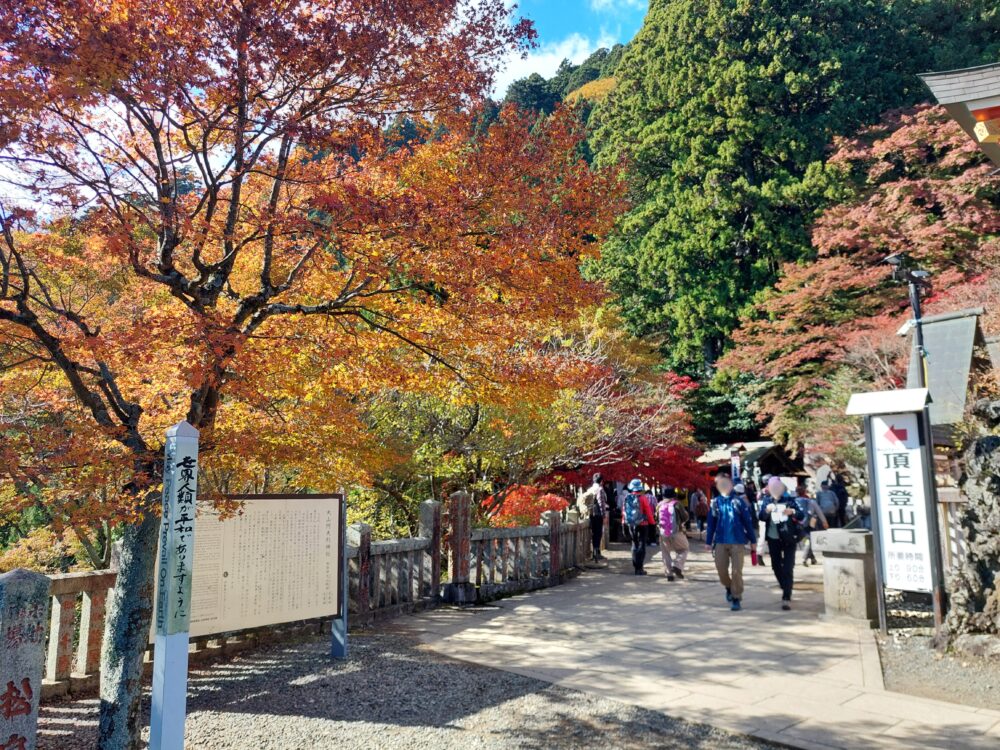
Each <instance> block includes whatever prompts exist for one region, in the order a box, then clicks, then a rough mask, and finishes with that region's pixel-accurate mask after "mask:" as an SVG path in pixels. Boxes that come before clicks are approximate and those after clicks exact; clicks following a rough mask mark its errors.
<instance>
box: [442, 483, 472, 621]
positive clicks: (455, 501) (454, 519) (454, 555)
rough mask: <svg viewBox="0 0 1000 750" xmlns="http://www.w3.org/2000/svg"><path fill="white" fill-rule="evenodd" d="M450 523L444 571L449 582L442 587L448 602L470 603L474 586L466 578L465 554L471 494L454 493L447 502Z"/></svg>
mask: <svg viewBox="0 0 1000 750" xmlns="http://www.w3.org/2000/svg"><path fill="white" fill-rule="evenodd" d="M448 518H449V521H450V524H451V544H450V547H451V559H450V560H449V561H448V572H449V573H450V574H451V582H450V583H449V584H448V586H447V587H446V589H445V597H444V598H445V601H447V602H449V603H451V604H472V603H473V602H475V601H476V587H475V586H474V585H473V584H472V583H470V582H469V555H470V554H471V550H472V498H471V496H470V495H469V493H468V492H456V493H454V494H453V495H452V496H451V498H450V501H449V504H448Z"/></svg>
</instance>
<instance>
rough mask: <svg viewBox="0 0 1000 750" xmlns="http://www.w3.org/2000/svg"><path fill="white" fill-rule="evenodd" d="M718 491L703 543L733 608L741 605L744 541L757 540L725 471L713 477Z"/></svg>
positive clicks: (744, 505) (747, 511) (747, 508)
mask: <svg viewBox="0 0 1000 750" xmlns="http://www.w3.org/2000/svg"><path fill="white" fill-rule="evenodd" d="M715 488H716V490H718V492H719V494H718V496H717V497H715V498H713V499H712V504H711V507H710V508H709V511H708V533H707V534H706V536H705V544H706V546H707V547H708V549H710V550H712V552H713V553H714V554H715V569H716V571H718V573H719V582H720V583H721V584H722V585H723V586H725V587H726V601H728V602H729V605H730V607H729V608H730V609H732V610H733V612H739V611H740V609H742V604H741V603H740V602H741V600H742V599H743V560H744V558H745V557H746V546H747V544H756V543H757V528H756V526H757V525H756V523H754V520H753V517H752V516H751V515H750V506H749V505H748V504H747V503H746V501H745V500H742V499H741V498H739V497H737V496H736V495H735V494H734V493H733V480H732V477H730V476H729V475H728V474H726V473H720V474H718V475H716V477H715Z"/></svg>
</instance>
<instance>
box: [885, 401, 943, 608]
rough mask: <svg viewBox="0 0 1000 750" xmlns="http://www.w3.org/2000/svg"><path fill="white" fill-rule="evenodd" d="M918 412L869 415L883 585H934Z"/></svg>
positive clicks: (910, 588) (925, 588)
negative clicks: (883, 573) (873, 449)
mask: <svg viewBox="0 0 1000 750" xmlns="http://www.w3.org/2000/svg"><path fill="white" fill-rule="evenodd" d="M919 422H920V415H919V414H915V413H908V414H882V415H878V416H873V417H872V418H871V430H872V440H873V442H874V444H875V456H874V458H875V461H874V470H875V478H874V482H873V485H874V489H875V493H876V503H877V512H878V514H879V516H878V518H879V530H880V536H881V540H880V541H881V544H880V548H881V550H882V566H883V568H882V569H883V570H884V571H885V581H884V584H885V586H886V587H888V588H891V589H899V590H901V591H923V592H930V591H933V588H934V587H933V575H932V567H931V547H930V533H929V519H928V517H927V497H926V492H927V489H928V488H927V487H926V486H925V485H926V481H925V474H924V457H923V448H922V446H921V443H920V431H919Z"/></svg>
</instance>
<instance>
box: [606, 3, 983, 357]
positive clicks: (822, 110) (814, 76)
mask: <svg viewBox="0 0 1000 750" xmlns="http://www.w3.org/2000/svg"><path fill="white" fill-rule="evenodd" d="M946 10H947V11H950V12H951V13H952V14H953V16H954V18H953V20H952V22H950V23H949V24H948V26H949V28H951V29H952V30H953V31H954V36H952V37H949V38H948V39H947V41H946V42H945V41H944V40H943V39H942V37H945V36H948V35H947V34H944V33H941V34H940V35H939V32H938V31H935V30H934V27H933V26H932V25H930V20H931V19H932V18H934V17H938V16H940V15H942V14H944V13H945V12H946ZM995 15H996V14H995V10H993V9H989V10H987V9H986V6H985V5H983V4H982V3H976V2H964V1H963V2H958V1H957V0H955V1H951V2H931V0H927V2H917V1H916V0H914V1H913V2H899V3H885V2H881V1H877V0H809V1H808V2H807V1H805V0H709V1H708V2H705V1H704V0H660V1H659V2H653V3H652V4H651V6H650V10H649V13H648V15H647V17H646V21H645V23H644V25H643V27H642V29H641V30H640V32H639V34H638V36H637V37H636V38H635V39H634V40H633V41H632V42H631V43H630V44H629V46H628V47H627V49H626V50H625V53H624V55H623V58H622V61H621V63H620V64H619V65H618V67H617V70H616V77H617V78H618V85H617V87H616V88H615V90H614V91H613V92H612V93H611V94H610V95H609V97H608V98H607V100H606V101H605V103H604V104H603V105H601V106H600V107H599V108H598V110H597V111H596V113H595V115H594V119H595V120H596V124H597V129H596V134H595V137H594V139H593V142H594V146H595V150H596V152H597V155H598V161H599V163H601V164H613V163H616V162H618V161H619V160H622V159H624V160H625V161H626V162H627V163H628V164H629V172H630V182H631V190H632V197H633V208H632V210H631V211H630V212H628V213H627V214H626V215H625V216H624V217H622V219H621V220H620V221H619V223H618V227H617V230H616V232H615V233H614V235H613V237H612V238H611V240H610V241H609V242H607V243H606V244H605V248H604V254H603V258H602V260H601V264H600V268H599V269H598V273H600V274H601V275H603V276H604V277H605V278H606V279H607V280H608V281H609V282H610V284H611V287H612V289H613V290H614V291H615V292H616V293H617V294H618V296H619V300H620V304H621V307H622V310H623V312H624V314H625V316H626V318H627V319H628V321H629V322H630V324H631V325H632V326H633V328H634V330H636V331H638V332H642V333H645V334H654V335H657V336H659V337H660V338H661V340H662V342H663V349H664V351H665V353H666V356H667V360H668V363H669V364H670V365H671V366H673V367H675V368H680V369H687V370H690V371H693V372H702V371H703V368H704V366H705V365H706V364H711V363H712V362H713V361H714V360H715V359H716V358H717V357H718V356H719V355H720V354H721V353H722V352H723V350H724V348H725V345H726V341H727V339H728V336H729V333H730V332H731V331H732V329H733V328H734V327H735V325H736V324H737V321H738V320H739V318H740V315H741V314H742V313H744V312H746V311H747V310H748V309H749V308H750V306H751V305H752V304H753V302H754V300H755V298H756V296H757V294H758V293H759V292H761V291H762V290H764V289H766V288H768V287H769V286H770V285H771V284H773V283H774V282H775V281H776V280H777V279H778V275H779V269H780V267H781V265H782V263H785V262H788V261H793V262H794V261H797V260H800V259H804V258H809V257H811V255H812V252H813V251H812V249H811V247H810V243H809V227H810V224H811V222H812V220H813V218H814V217H815V216H816V214H817V211H818V210H819V209H820V208H821V207H822V206H823V205H825V202H826V200H827V199H828V198H829V195H827V194H825V193H823V192H820V193H817V192H813V191H810V189H809V186H808V185H804V184H803V180H804V178H805V177H806V176H807V174H808V172H809V170H810V168H811V165H814V164H816V163H817V162H820V161H821V160H822V159H823V157H824V153H825V149H826V147H827V144H828V143H829V142H830V140H831V139H832V138H833V137H834V136H835V135H838V134H847V133H850V132H853V131H854V130H855V129H857V128H858V127H861V126H863V125H865V124H868V123H872V122H874V121H876V120H877V119H878V116H879V115H880V114H881V113H882V112H883V111H885V110H887V109H890V108H892V107H896V106H900V105H905V104H912V103H914V102H916V101H917V100H919V99H921V98H923V97H924V96H926V92H925V91H924V89H923V88H922V86H921V84H920V83H919V81H918V79H917V78H916V76H915V74H916V73H917V72H919V71H920V70H921V69H926V68H928V67H931V66H933V65H935V64H937V63H938V62H940V61H942V60H950V59H953V58H954V57H955V56H956V55H957V54H959V52H958V51H959V50H960V51H961V54H963V55H966V57H965V64H968V65H971V64H975V63H977V62H979V61H980V60H982V59H983V55H984V54H987V52H988V47H989V45H994V48H995V40H989V45H987V44H986V41H987V40H986V39H985V38H984V35H983V33H982V28H981V27H977V26H976V24H975V23H973V22H972V21H971V20H970V19H972V18H978V19H983V21H984V23H985V26H986V27H987V28H990V27H991V24H994V23H995V22H996V18H995ZM963 19H964V20H963ZM812 168H815V167H812Z"/></svg>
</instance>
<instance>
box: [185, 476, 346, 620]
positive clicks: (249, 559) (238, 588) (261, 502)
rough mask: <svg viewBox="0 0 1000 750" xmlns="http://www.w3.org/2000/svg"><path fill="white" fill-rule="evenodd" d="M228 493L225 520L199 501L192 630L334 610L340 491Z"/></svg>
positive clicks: (339, 559) (308, 616) (338, 565)
mask: <svg viewBox="0 0 1000 750" xmlns="http://www.w3.org/2000/svg"><path fill="white" fill-rule="evenodd" d="M235 499H237V500H239V501H240V502H241V503H242V510H241V512H240V514H239V515H236V516H231V517H229V518H226V519H225V520H223V519H221V518H220V515H219V513H218V512H217V511H215V510H214V509H212V508H211V507H210V506H207V505H206V504H204V503H199V505H198V515H197V520H196V527H197V531H196V533H195V534H194V560H193V577H192V581H191V629H190V635H191V637H192V638H196V637H202V636H207V635H216V634H219V633H227V632H231V631H235V630H245V629H248V628H257V627H263V626H266V625H276V624H279V623H284V622H295V621H297V620H309V619H313V618H318V617H331V616H335V617H336V616H340V615H341V612H340V609H341V598H342V597H341V589H342V585H343V584H342V581H343V575H342V568H341V565H342V560H343V553H342V545H343V539H344V535H343V529H342V528H341V518H342V515H341V514H342V505H343V502H344V499H343V497H342V496H340V495H288V496H282V495H272V496H268V495H251V496H244V497H239V498H235Z"/></svg>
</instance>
